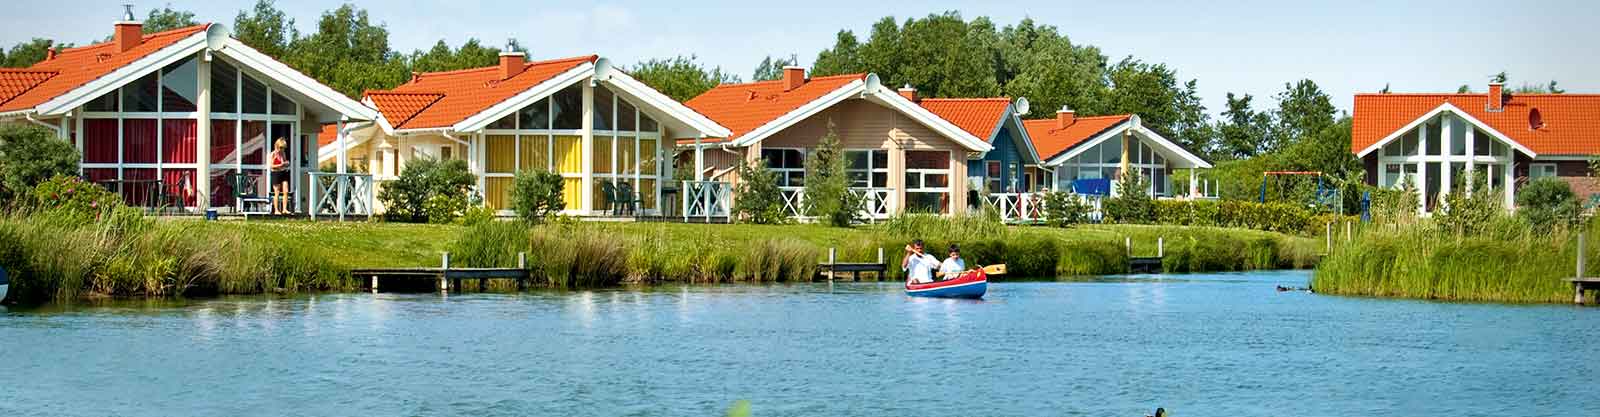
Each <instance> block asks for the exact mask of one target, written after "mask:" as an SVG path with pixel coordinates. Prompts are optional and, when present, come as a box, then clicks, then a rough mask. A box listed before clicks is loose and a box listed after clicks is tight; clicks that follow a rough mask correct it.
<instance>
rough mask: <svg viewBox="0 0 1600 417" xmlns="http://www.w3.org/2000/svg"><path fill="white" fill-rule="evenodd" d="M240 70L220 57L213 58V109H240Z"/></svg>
mask: <svg viewBox="0 0 1600 417" xmlns="http://www.w3.org/2000/svg"><path fill="white" fill-rule="evenodd" d="M238 105H239V72H238V71H237V70H235V69H234V68H233V66H232V65H228V63H227V62H225V61H223V60H220V59H213V60H211V111H213V112H217V113H236V112H238V111H239V107H238Z"/></svg>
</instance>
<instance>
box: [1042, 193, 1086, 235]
mask: <svg viewBox="0 0 1600 417" xmlns="http://www.w3.org/2000/svg"><path fill="white" fill-rule="evenodd" d="M1043 200H1044V217H1045V219H1047V220H1046V221H1045V224H1047V225H1049V226H1054V227H1067V226H1071V225H1075V224H1082V223H1083V222H1085V221H1088V220H1089V209H1090V207H1089V205H1088V204H1084V202H1083V199H1082V198H1080V197H1079V196H1078V195H1077V194H1074V193H1071V192H1066V191H1052V192H1048V193H1045V195H1044V198H1043Z"/></svg>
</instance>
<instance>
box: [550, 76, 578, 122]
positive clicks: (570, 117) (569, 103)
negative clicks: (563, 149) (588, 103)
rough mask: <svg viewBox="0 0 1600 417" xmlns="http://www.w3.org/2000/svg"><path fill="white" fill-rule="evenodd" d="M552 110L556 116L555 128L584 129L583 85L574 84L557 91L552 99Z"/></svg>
mask: <svg viewBox="0 0 1600 417" xmlns="http://www.w3.org/2000/svg"><path fill="white" fill-rule="evenodd" d="M551 103H552V104H553V105H552V106H551V107H550V112H551V114H552V115H553V117H554V120H555V123H554V124H553V126H552V128H554V129H582V128H583V87H582V86H580V85H578V84H573V85H572V86H570V87H567V88H566V89H563V90H561V91H560V92H557V93H556V94H555V96H554V97H553V100H552V101H551Z"/></svg>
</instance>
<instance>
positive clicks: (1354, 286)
mask: <svg viewBox="0 0 1600 417" xmlns="http://www.w3.org/2000/svg"><path fill="white" fill-rule="evenodd" d="M1591 230H1592V229H1591ZM1596 238H1600V235H1596V234H1595V233H1593V232H1590V234H1589V236H1587V241H1588V242H1589V243H1588V248H1587V249H1588V250H1587V251H1588V252H1589V256H1588V266H1587V268H1586V269H1587V270H1588V271H1600V270H1597V269H1596V267H1600V261H1597V259H1596V258H1600V251H1597V250H1596V246H1597V243H1600V241H1597V240H1596ZM1576 242H1577V234H1576V232H1572V231H1557V232H1555V233H1549V234H1534V233H1531V232H1529V231H1527V229H1526V228H1522V229H1516V228H1508V230H1505V231H1490V232H1487V233H1478V234H1472V235H1450V234H1447V233H1440V232H1438V231H1437V230H1436V228H1435V227H1434V226H1433V225H1432V224H1428V223H1423V224H1419V225H1414V226H1406V227H1401V228H1393V227H1377V228H1373V229H1372V230H1369V231H1367V232H1365V233H1362V234H1361V235H1360V236H1359V237H1358V238H1356V239H1355V240H1354V241H1353V242H1350V243H1344V244H1340V245H1337V246H1336V247H1335V250H1334V252H1333V254H1332V255H1330V256H1329V257H1327V258H1326V259H1324V260H1323V261H1322V263H1321V264H1320V265H1318V266H1317V270H1316V272H1315V274H1314V275H1313V278H1312V281H1311V285H1312V287H1313V288H1315V289H1316V291H1317V292H1320V293H1326V294H1343V295H1360V296H1378V297H1405V298H1420V299H1434V300H1458V301H1496V302H1517V303H1570V302H1572V287H1571V286H1570V285H1569V284H1568V283H1567V282H1566V281H1565V279H1566V278H1570V277H1572V275H1573V274H1574V273H1575V272H1576V271H1575V269H1576V266H1575V264H1576V255H1577V243H1576ZM1591 275H1592V274H1591Z"/></svg>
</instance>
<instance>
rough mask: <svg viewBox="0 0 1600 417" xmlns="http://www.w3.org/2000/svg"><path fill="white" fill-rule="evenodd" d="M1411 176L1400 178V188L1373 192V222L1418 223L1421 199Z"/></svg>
mask: <svg viewBox="0 0 1600 417" xmlns="http://www.w3.org/2000/svg"><path fill="white" fill-rule="evenodd" d="M1409 178H1410V176H1401V177H1400V186H1399V187H1398V188H1379V189H1375V190H1372V202H1371V206H1370V210H1371V212H1372V221H1373V222H1375V223H1382V224H1412V223H1416V221H1417V207H1418V205H1419V204H1420V200H1421V197H1419V195H1420V194H1419V193H1418V192H1417V187H1416V184H1412V183H1411V181H1410V180H1409Z"/></svg>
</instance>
